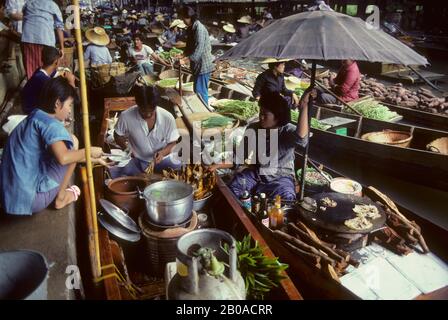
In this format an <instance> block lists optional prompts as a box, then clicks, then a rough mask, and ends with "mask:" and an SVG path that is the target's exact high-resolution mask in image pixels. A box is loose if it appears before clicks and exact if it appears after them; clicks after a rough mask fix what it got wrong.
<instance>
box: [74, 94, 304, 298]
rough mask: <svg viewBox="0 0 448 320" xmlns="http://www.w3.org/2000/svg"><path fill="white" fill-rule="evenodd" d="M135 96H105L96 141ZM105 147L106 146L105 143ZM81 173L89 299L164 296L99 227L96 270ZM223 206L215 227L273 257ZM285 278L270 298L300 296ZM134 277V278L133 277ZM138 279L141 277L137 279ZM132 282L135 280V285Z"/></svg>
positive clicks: (98, 177)
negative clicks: (249, 241)
mask: <svg viewBox="0 0 448 320" xmlns="http://www.w3.org/2000/svg"><path fill="white" fill-rule="evenodd" d="M134 104H135V101H134V98H110V99H106V100H105V108H104V109H105V112H104V117H103V122H102V126H101V132H100V134H99V135H98V145H103V144H104V137H105V135H106V130H107V128H108V127H107V121H106V119H107V118H108V117H112V115H113V114H114V113H115V112H121V111H123V110H126V109H127V108H129V107H130V106H132V105H134ZM176 122H177V123H178V126H180V127H181V128H186V126H185V124H182V123H183V122H182V119H181V118H178V119H177V121H176ZM105 147H106V146H105ZM81 177H82V182H83V187H84V190H83V191H84V192H83V195H84V205H85V207H84V210H83V212H85V215H84V217H83V223H84V228H85V233H84V234H87V237H86V238H85V239H84V240H85V242H86V243H85V245H86V246H87V248H88V252H89V258H90V259H89V261H88V262H89V264H90V268H88V270H86V272H85V273H86V275H87V276H88V277H90V278H93V279H94V281H93V282H92V283H88V285H87V288H86V292H88V296H87V298H88V299H106V300H128V299H153V298H156V297H161V296H164V294H165V282H164V280H163V279H160V278H154V279H151V281H149V282H148V281H147V282H140V281H139V279H136V278H135V276H136V274H137V273H134V270H132V269H130V268H131V267H130V266H129V265H128V264H127V261H126V260H125V255H124V254H123V247H122V245H120V244H119V243H118V242H117V241H114V240H113V239H112V238H111V237H110V236H109V233H108V232H107V231H106V230H105V229H103V228H101V227H100V228H99V230H98V237H99V247H100V265H101V266H102V269H101V271H102V272H101V274H95V266H96V265H97V263H98V261H97V259H96V254H95V249H94V247H95V244H94V240H93V239H94V237H95V228H94V226H93V223H92V221H93V219H92V215H91V210H90V199H89V192H88V183H87V176H86V171H85V168H81ZM104 178H105V176H104V168H95V169H94V180H95V188H96V200H98V199H101V198H103V197H104V187H103V186H104ZM227 192H229V191H228V189H227V188H223V187H222V184H221V183H220V184H219V186H218V188H217V194H216V198H217V199H220V198H222V197H224V195H223V193H227ZM221 209H222V210H224V211H225V212H226V221H225V224H224V223H221V222H217V223H215V225H216V227H217V228H220V229H222V230H226V231H228V232H231V234H232V235H234V236H235V237H236V238H237V239H242V237H243V236H245V235H247V234H249V235H251V237H252V238H253V239H254V240H255V241H258V242H259V243H260V245H261V246H262V247H263V248H264V253H265V255H266V256H268V257H274V254H273V252H272V251H271V249H270V248H269V246H268V245H267V243H266V242H265V241H264V239H263V237H262V236H261V234H260V233H259V231H258V230H257V229H256V228H255V226H254V225H253V223H252V222H251V221H250V219H249V218H247V217H240V216H239V215H237V214H236V211H235V210H233V209H232V206H231V204H230V203H228V204H227V206H222V207H221ZM284 276H285V279H284V280H282V281H281V284H280V286H279V287H277V288H274V289H273V290H272V291H271V293H270V295H269V299H274V300H300V299H302V296H301V294H300V292H299V291H298V289H297V288H296V286H295V285H294V284H293V282H292V281H291V279H290V278H289V275H288V274H287V273H284ZM133 277H134V278H133ZM140 280H141V279H140ZM134 283H138V286H137V285H135V284H134Z"/></svg>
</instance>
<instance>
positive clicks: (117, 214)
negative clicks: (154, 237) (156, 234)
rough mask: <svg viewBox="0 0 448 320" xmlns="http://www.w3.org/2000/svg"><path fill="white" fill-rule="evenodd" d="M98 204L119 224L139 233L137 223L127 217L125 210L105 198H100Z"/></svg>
mask: <svg viewBox="0 0 448 320" xmlns="http://www.w3.org/2000/svg"><path fill="white" fill-rule="evenodd" d="M100 204H101V206H102V207H103V208H104V210H106V213H107V214H108V215H109V216H110V217H111V218H112V219H113V220H114V221H115V222H118V223H119V224H120V226H121V227H124V228H125V229H127V230H129V231H131V232H136V233H140V232H141V230H140V228H139V227H138V226H137V224H136V223H135V222H134V220H132V218H131V217H129V216H128V215H127V214H126V212H124V211H123V210H122V209H120V208H119V207H117V206H116V205H114V204H113V203H112V202H110V201H107V200H105V199H100Z"/></svg>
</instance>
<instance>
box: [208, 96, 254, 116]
mask: <svg viewBox="0 0 448 320" xmlns="http://www.w3.org/2000/svg"><path fill="white" fill-rule="evenodd" d="M213 106H214V107H215V108H216V110H217V111H218V112H219V113H221V114H225V115H227V116H231V117H232V118H235V119H238V120H242V121H247V120H249V119H250V118H252V117H254V116H256V115H257V114H258V113H259V112H260V107H259V106H258V103H257V102H254V101H240V100H231V99H223V100H218V101H216V102H215V103H214V105H213Z"/></svg>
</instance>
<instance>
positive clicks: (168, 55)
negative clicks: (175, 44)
mask: <svg viewBox="0 0 448 320" xmlns="http://www.w3.org/2000/svg"><path fill="white" fill-rule="evenodd" d="M182 53H184V52H183V50H181V49H177V48H173V49H171V50H170V51H164V52H161V53H160V54H159V55H160V57H161V58H163V59H165V60H169V59H170V58H174V57H175V56H177V55H179V54H182Z"/></svg>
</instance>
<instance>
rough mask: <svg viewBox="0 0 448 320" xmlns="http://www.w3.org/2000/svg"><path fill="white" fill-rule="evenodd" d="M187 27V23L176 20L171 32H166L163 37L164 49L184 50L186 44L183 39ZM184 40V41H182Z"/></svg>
mask: <svg viewBox="0 0 448 320" xmlns="http://www.w3.org/2000/svg"><path fill="white" fill-rule="evenodd" d="M186 27H187V26H186V25H185V23H184V22H183V21H182V20H180V19H176V20H174V21H173V22H172V23H171V24H170V27H169V30H166V31H165V32H164V33H163V35H162V40H163V41H164V42H163V48H164V49H171V48H173V47H174V48H184V47H185V45H186V43H185V40H184V39H183V38H184V37H183V30H184V29H185V28H186ZM182 40H183V41H182Z"/></svg>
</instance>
